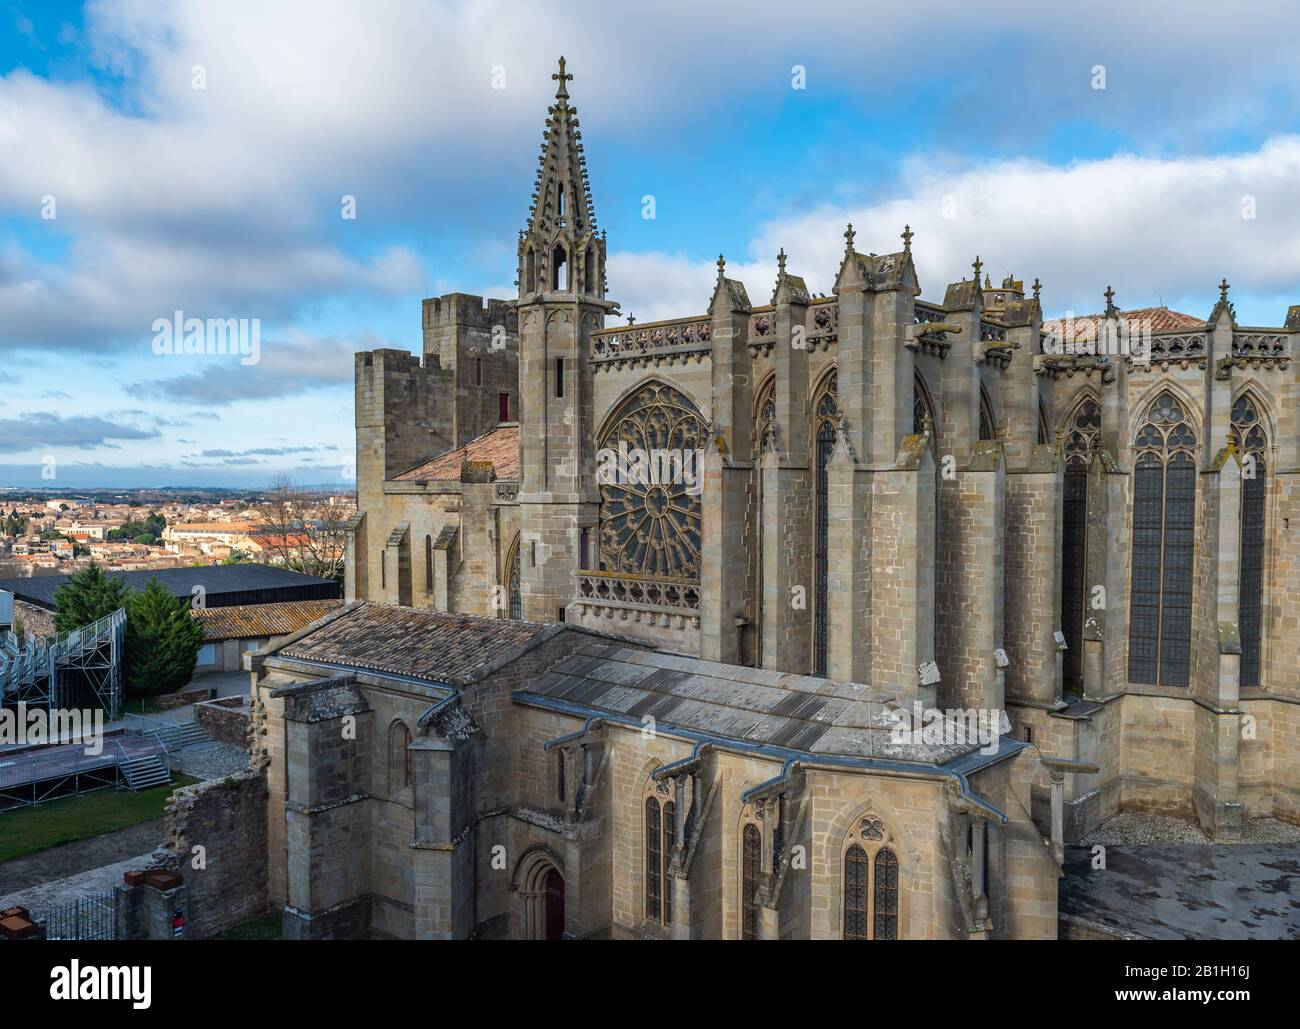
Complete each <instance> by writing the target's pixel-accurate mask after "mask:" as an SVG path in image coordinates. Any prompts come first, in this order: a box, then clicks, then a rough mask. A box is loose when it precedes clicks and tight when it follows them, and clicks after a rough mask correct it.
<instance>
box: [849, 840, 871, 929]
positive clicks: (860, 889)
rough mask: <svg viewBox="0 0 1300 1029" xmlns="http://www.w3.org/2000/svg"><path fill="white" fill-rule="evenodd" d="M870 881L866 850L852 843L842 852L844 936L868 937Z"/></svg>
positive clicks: (869, 863)
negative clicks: (868, 893)
mask: <svg viewBox="0 0 1300 1029" xmlns="http://www.w3.org/2000/svg"><path fill="white" fill-rule="evenodd" d="M870 882H871V859H870V858H869V857H867V852H866V851H865V850H863V849H862V848H861V847H859V846H858V845H857V844H856V843H855V844H853V846H851V847H850V848H849V849H848V850H847V851H845V852H844V938H845V939H846V940H865V939H869V936H868V934H867V913H868V912H869V911H870V910H871V908H870V906H869V904H868V902H867V889H868V887H869V885H870Z"/></svg>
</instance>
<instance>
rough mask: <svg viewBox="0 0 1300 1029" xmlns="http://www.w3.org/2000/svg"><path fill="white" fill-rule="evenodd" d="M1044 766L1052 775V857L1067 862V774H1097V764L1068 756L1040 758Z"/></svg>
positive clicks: (1059, 861)
mask: <svg viewBox="0 0 1300 1029" xmlns="http://www.w3.org/2000/svg"><path fill="white" fill-rule="evenodd" d="M1040 760H1041V761H1042V763H1043V767H1044V768H1046V769H1047V770H1048V772H1049V773H1050V774H1051V777H1052V857H1054V858H1055V859H1056V863H1057V864H1058V865H1061V864H1064V863H1065V776H1066V774H1067V773H1069V774H1082V775H1096V774H1097V773H1098V772H1100V771H1101V768H1100V767H1099V766H1097V765H1092V764H1089V763H1088V762H1086V761H1070V760H1068V759H1067V758H1060V757H1044V758H1040Z"/></svg>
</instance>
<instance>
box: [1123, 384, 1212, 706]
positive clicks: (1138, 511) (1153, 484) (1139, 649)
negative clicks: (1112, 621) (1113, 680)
mask: <svg viewBox="0 0 1300 1029" xmlns="http://www.w3.org/2000/svg"><path fill="white" fill-rule="evenodd" d="M1134 447H1135V450H1136V452H1137V460H1136V461H1135V463H1134V470H1133V554H1132V585H1131V587H1130V590H1129V679H1130V680H1131V681H1133V682H1140V683H1157V684H1159V685H1161V686H1186V685H1187V684H1188V681H1189V666H1190V662H1191V630H1192V557H1193V541H1194V539H1195V535H1196V457H1195V454H1196V434H1195V432H1194V431H1193V430H1192V427H1191V424H1190V422H1189V421H1188V419H1187V415H1186V413H1185V412H1184V411H1183V408H1182V405H1181V404H1180V403H1179V402H1178V401H1177V400H1176V399H1175V398H1174V395H1173V394H1172V393H1169V392H1168V391H1166V392H1164V393H1161V394H1160V396H1159V397H1157V398H1156V401H1155V403H1154V404H1152V405H1151V408H1150V410H1149V411H1148V412H1147V416H1146V419H1145V420H1144V421H1143V423H1142V425H1141V427H1140V428H1139V429H1138V432H1137V437H1136V439H1135V441H1134Z"/></svg>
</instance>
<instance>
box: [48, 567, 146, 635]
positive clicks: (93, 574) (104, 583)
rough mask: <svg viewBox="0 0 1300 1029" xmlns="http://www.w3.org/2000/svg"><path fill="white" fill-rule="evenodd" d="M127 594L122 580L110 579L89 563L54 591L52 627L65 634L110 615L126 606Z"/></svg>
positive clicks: (101, 570) (102, 571)
mask: <svg viewBox="0 0 1300 1029" xmlns="http://www.w3.org/2000/svg"><path fill="white" fill-rule="evenodd" d="M128 592H129V591H128V590H127V588H126V585H125V584H124V583H123V582H122V580H121V579H110V578H109V577H108V576H107V575H105V574H104V570H103V569H102V568H100V567H99V565H98V564H96V563H95V562H94V561H91V562H90V564H88V565H87V566H86V567H85V568H83V569H82V570H81V571H79V572H77V574H76V575H74V576H73V577H72V578H71V579H69V580H68V581H67V583H66V584H65V585H63V586H60V587H59V588H58V590H56V591H55V594H54V628H55V629H56V630H57V631H58V632H67V631H69V630H72V629H80V628H81V627H82V626H83V625H89V624H90V623H91V622H95V621H98V620H99V619H101V618H103V617H104V616H105V615H111V614H112V613H113V612H114V611H116V610H117V609H118V608H119V607H126V598H127V595H128Z"/></svg>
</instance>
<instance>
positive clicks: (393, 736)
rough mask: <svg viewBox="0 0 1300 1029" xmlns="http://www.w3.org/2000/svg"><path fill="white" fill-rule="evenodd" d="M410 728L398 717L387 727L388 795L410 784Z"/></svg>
mask: <svg viewBox="0 0 1300 1029" xmlns="http://www.w3.org/2000/svg"><path fill="white" fill-rule="evenodd" d="M410 746H411V730H410V729H408V728H407V727H406V723H405V722H403V721H402V720H401V719H400V718H398V719H394V721H393V724H392V725H390V726H389V727H388V792H389V795H392V794H394V793H396V792H397V791H398V790H402V789H405V788H406V787H407V786H410V785H411V751H410Z"/></svg>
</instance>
